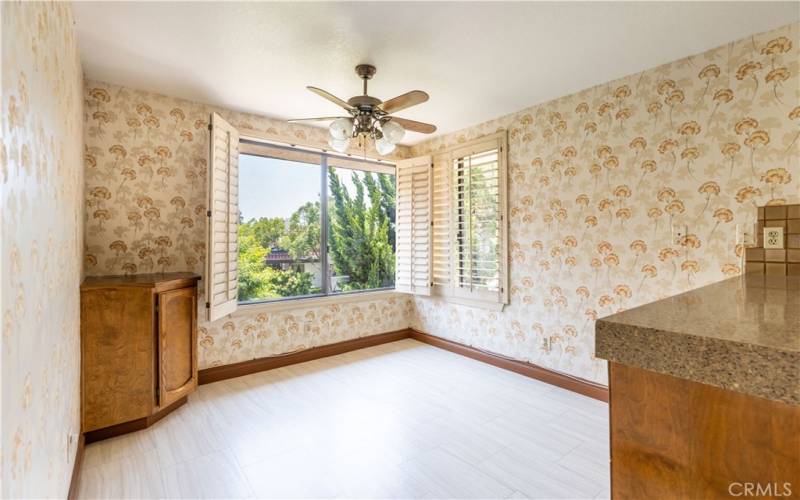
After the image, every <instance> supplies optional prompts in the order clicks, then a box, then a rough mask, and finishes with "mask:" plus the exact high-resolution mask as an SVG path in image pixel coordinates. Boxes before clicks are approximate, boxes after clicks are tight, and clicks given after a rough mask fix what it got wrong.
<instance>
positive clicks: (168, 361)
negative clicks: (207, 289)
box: [158, 287, 197, 407]
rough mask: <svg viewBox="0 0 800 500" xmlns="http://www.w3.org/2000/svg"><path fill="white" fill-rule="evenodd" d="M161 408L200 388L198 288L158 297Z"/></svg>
mask: <svg viewBox="0 0 800 500" xmlns="http://www.w3.org/2000/svg"><path fill="white" fill-rule="evenodd" d="M158 350H159V357H158V358H159V362H158V376H159V406H161V407H164V406H167V405H169V404H170V403H172V402H174V401H177V400H178V399H180V398H182V397H183V396H185V395H187V394H189V393H190V392H192V391H193V390H194V389H195V388H196V387H197V289H196V287H192V288H179V289H177V290H170V291H167V292H161V293H159V294H158Z"/></svg>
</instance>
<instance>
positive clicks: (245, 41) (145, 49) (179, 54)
mask: <svg viewBox="0 0 800 500" xmlns="http://www.w3.org/2000/svg"><path fill="white" fill-rule="evenodd" d="M74 11H75V17H76V23H77V30H78V34H79V40H80V51H81V57H82V59H83V64H84V68H85V72H86V75H87V76H88V77H89V78H92V79H98V80H104V81H107V82H111V83H118V84H123V85H127V86H131V87H134V88H139V89H144V90H151V91H156V92H160V93H163V94H167V95H172V96H179V97H183V98H187V99H191V100H196V101H200V102H205V103H209V104H215V105H219V106H223V107H226V108H229V109H235V110H241V111H249V112H253V113H258V114H263V115H267V116H271V117H275V118H280V119H285V118H302V117H312V116H326V115H338V114H341V113H340V110H339V109H338V108H337V107H336V106H335V105H333V104H331V103H329V102H327V101H325V100H323V99H322V98H320V97H318V96H316V95H314V94H311V93H310V92H308V91H307V90H305V86H306V85H314V86H318V87H321V88H323V89H326V90H328V91H329V92H331V93H333V94H335V95H337V96H339V97H342V98H344V99H347V98H349V97H351V96H353V95H356V94H359V93H360V92H361V90H360V89H361V87H360V81H359V80H358V79H357V77H356V75H355V73H354V72H353V67H354V66H355V65H356V64H358V63H362V62H368V63H372V64H375V65H376V66H377V67H378V73H377V75H376V76H375V78H374V79H373V80H372V82H371V84H370V94H371V95H374V96H376V97H378V98H380V99H383V100H387V99H389V98H391V97H393V96H395V95H398V94H401V93H404V92H406V91H409V90H413V89H420V90H424V91H426V92H428V93H429V94H430V96H431V100H430V101H429V102H427V103H425V104H422V105H420V106H417V107H415V108H410V109H408V110H405V111H402V112H400V113H398V116H402V117H404V118H410V119H414V120H420V121H426V122H430V123H434V124H436V125H437V126H438V127H439V131H438V133H446V132H451V131H455V130H458V129H461V128H464V127H467V126H470V125H474V124H478V123H480V122H483V121H486V120H489V119H492V118H496V117H498V116H501V115H504V114H507V113H510V112H513V111H517V110H519V109H522V108H524V107H527V106H530V105H533V104H536V103H540V102H544V101H548V100H550V99H553V98H556V97H559V96H563V95H567V94H571V93H573V92H576V91H578V90H582V89H584V88H587V87H590V86H593V85H596V84H600V83H603V82H606V81H609V80H612V79H615V78H619V77H622V76H625V75H628V74H631V73H636V72H639V71H641V70H644V69H647V68H651V67H654V66H657V65H659V64H663V63H666V62H669V61H672V60H675V59H679V58H682V57H685V56H688V55H692V54H696V53H698V52H702V51H704V50H707V49H710V48H713V47H716V46H718V45H722V44H724V43H726V42H729V41H733V40H736V39H739V38H742V37H745V36H748V35H750V34H753V33H758V32H761V31H766V30H768V29H771V28H776V27H778V26H781V25H784V24H788V23H790V22H793V21H797V20H798V19H800V3H797V2H782V3H780V2H769V3H767V2H638V3H633V2H631V3H627V2H626V3H606V2H585V3H584V2H574V3H557V2H540V3H532V2H531V3H500V2H482V3H466V2H443V3H427V2H404V3H401V2H371V3H355V2H354V3H252V2H250V3H248V2H234V3H231V2H207V3H202V2H198V3H196V2H75V3H74ZM423 138H425V136H423V135H420V134H408V135H407V136H406V140H405V142H406V143H409V144H410V143H414V142H418V141H420V140H422V139H423Z"/></svg>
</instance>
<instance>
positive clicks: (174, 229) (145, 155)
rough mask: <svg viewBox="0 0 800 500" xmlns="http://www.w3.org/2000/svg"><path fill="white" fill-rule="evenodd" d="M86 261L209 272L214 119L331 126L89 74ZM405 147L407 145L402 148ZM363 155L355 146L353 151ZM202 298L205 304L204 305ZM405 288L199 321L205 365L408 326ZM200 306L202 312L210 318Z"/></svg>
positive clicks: (288, 135) (101, 270) (252, 124)
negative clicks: (353, 300)
mask: <svg viewBox="0 0 800 500" xmlns="http://www.w3.org/2000/svg"><path fill="white" fill-rule="evenodd" d="M85 99H86V103H85V111H86V130H85V134H86V161H85V163H86V192H87V201H86V250H85V258H86V266H87V273H88V274H90V275H103V274H125V273H127V274H139V273H150V272H161V271H167V272H169V271H193V272H196V273H199V274H202V273H203V270H204V264H203V262H204V260H205V251H206V248H205V247H206V244H205V242H206V235H205V233H206V231H205V229H206V227H205V224H206V219H205V211H206V166H207V165H206V162H207V160H206V158H207V156H208V131H207V126H208V119H209V115H210V113H211V112H212V111H216V112H218V113H220V114H221V115H222V116H223V117H224V118H225V119H226V120H228V121H230V122H231V123H232V124H233V125H234V126H236V127H237V128H240V129H243V128H247V129H256V130H259V131H261V132H262V133H265V134H267V135H268V136H270V137H271V138H273V139H274V140H277V141H281V142H288V143H300V144H305V145H309V146H317V147H322V148H324V147H326V141H327V137H328V134H327V131H326V130H324V129H321V128H317V127H308V126H303V125H294V124H288V123H285V122H282V121H278V120H272V119H269V118H266V117H263V116H257V115H251V114H245V113H238V112H232V111H229V110H225V109H220V108H215V107H212V106H208V105H205V104H201V103H196V102H191V101H186V100H183V99H177V98H173V97H168V96H164V95H160V94H155V93H151V92H144V91H140V90H134V89H129V88H125V87H120V86H117V85H112V84H108V83H103V82H97V81H87V82H86V87H85ZM405 152H406V151H405V150H403V149H402V148H401V149H400V151H399V154H400V155H402V154H404V153H405ZM353 153H357V151H353ZM204 302H205V301H204V300H201V301H200V303H204ZM410 311H411V301H410V300H409V299H408V297H405V296H403V295H399V294H398V295H394V296H391V297H388V298H383V299H379V300H378V299H373V300H362V301H360V302H356V303H350V304H342V305H327V306H322V307H301V308H298V309H295V310H291V311H284V312H280V313H264V312H258V311H251V312H245V311H242V312H238V313H236V314H234V315H233V316H231V317H229V318H225V319H222V320H219V321H216V322H214V323H208V322H206V321H204V320H201V321H200V325H199V332H198V338H199V343H200V349H199V353H200V363H199V366H200V368H206V367H210V366H217V365H222V364H230V363H235V362H239V361H245V360H249V359H254V358H260V357H266V356H274V355H276V354H283V353H287V352H292V351H296V350H299V349H305V348H309V347H314V346H318V345H323V344H329V343H333V342H339V341H342V340H348V339H351V338H356V337H362V336H365V335H371V334H377V333H383V332H386V331H392V330H398V329H402V328H407V327H408V324H409V321H410V319H409V314H410ZM204 315H205V310H204V309H201V310H200V315H199V317H201V318H202V317H204Z"/></svg>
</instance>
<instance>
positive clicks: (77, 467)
mask: <svg viewBox="0 0 800 500" xmlns="http://www.w3.org/2000/svg"><path fill="white" fill-rule="evenodd" d="M85 447H86V439H85V438H84V437H83V434H80V435H79V436H78V449H77V450H76V451H75V462H74V463H73V464H72V477H71V478H70V480H69V491H68V492H67V500H75V499H76V498H78V485H79V483H80V480H81V465H83V450H84V448H85Z"/></svg>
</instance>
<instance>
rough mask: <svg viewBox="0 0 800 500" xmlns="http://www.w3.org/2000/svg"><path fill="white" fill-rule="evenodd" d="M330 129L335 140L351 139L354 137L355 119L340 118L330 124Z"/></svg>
mask: <svg viewBox="0 0 800 500" xmlns="http://www.w3.org/2000/svg"><path fill="white" fill-rule="evenodd" d="M328 130H329V131H330V133H331V138H332V139H334V140H337V141H344V140H349V139H350V138H351V137H353V120H351V119H350V118H339V119H338V120H334V121H333V122H332V123H331V124H330V126H329V127H328Z"/></svg>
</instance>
